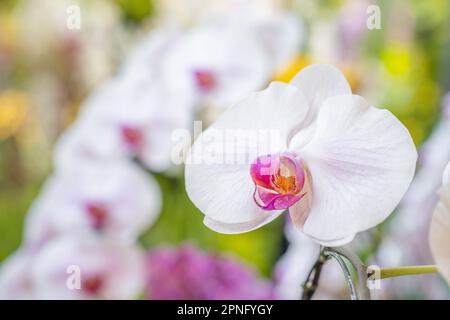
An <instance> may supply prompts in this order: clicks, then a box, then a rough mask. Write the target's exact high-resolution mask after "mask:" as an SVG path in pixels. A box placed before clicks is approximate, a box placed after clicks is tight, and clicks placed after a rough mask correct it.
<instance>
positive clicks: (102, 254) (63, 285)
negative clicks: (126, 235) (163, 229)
mask: <svg viewBox="0 0 450 320" xmlns="http://www.w3.org/2000/svg"><path fill="white" fill-rule="evenodd" d="M71 267H72V268H73V267H78V268H79V271H80V273H79V275H80V279H81V284H82V282H83V279H84V278H83V277H87V276H88V275H92V274H93V275H99V276H101V277H102V280H103V283H102V288H101V289H100V290H99V292H98V293H96V294H95V295H90V294H87V293H86V292H85V291H84V290H83V289H82V288H81V290H77V289H73V288H72V289H71V288H69V287H68V285H67V283H68V282H69V281H68V280H70V279H69V276H70V275H72V276H75V275H76V274H77V273H76V271H74V269H69V268H71ZM68 270H69V271H70V270H72V271H70V272H69V271H68ZM31 282H32V284H33V285H34V286H35V288H36V294H37V298H38V299H93V298H94V299H133V298H136V297H137V296H138V295H139V294H140V293H141V291H142V290H143V286H144V282H145V278H144V260H143V256H142V252H141V251H140V250H139V248H137V247H133V246H125V245H122V244H119V243H117V242H114V241H111V240H110V239H107V238H104V237H103V238H102V237H96V236H93V235H84V234H79V235H77V236H73V235H72V236H64V237H62V238H58V239H56V240H55V241H52V242H50V243H49V244H47V245H46V246H45V247H43V248H42V250H41V251H39V253H38V254H37V255H36V257H35V260H34V262H33V268H32V270H31Z"/></svg>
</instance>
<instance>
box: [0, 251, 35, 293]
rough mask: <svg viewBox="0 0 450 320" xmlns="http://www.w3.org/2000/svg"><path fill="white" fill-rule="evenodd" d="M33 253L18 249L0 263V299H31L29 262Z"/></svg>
mask: <svg viewBox="0 0 450 320" xmlns="http://www.w3.org/2000/svg"><path fill="white" fill-rule="evenodd" d="M32 259H33V255H32V253H31V252H30V251H29V250H26V249H19V250H17V251H16V252H15V253H13V254H12V255H11V256H9V257H8V258H7V259H6V260H4V261H2V263H1V265H0V300H12V299H19V300H23V299H33V289H32V287H31V283H30V272H31V268H30V264H31V262H32Z"/></svg>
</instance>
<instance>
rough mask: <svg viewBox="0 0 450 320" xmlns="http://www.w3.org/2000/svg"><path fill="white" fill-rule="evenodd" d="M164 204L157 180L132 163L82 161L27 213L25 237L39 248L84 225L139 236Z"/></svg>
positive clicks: (54, 179)
mask: <svg viewBox="0 0 450 320" xmlns="http://www.w3.org/2000/svg"><path fill="white" fill-rule="evenodd" d="M160 208H161V194H160V190H159V187H158V185H157V183H156V181H155V180H154V179H153V177H152V176H151V175H148V174H147V173H146V172H145V171H143V170H141V169H140V168H138V167H137V166H135V165H133V164H132V163H129V162H126V161H118V162H114V161H112V162H106V163H105V162H95V161H93V162H90V163H79V164H78V166H76V167H74V168H72V170H71V171H57V172H56V173H54V174H53V176H51V177H50V178H49V180H48V181H47V182H46V184H45V185H44V188H43V190H42V192H41V194H40V196H39V197H38V198H37V200H36V201H35V202H34V204H33V206H32V208H31V210H30V212H29V214H28V216H27V219H26V223H25V242H26V243H27V244H29V245H30V246H32V247H34V248H38V247H40V246H41V245H42V244H43V243H45V242H46V241H48V240H49V239H51V238H53V237H55V236H57V235H60V234H70V233H79V232H80V231H84V232H91V233H99V234H103V235H106V236H110V237H113V238H114V239H116V240H120V241H135V240H136V238H137V236H138V235H139V234H140V233H141V232H142V231H144V230H145V229H146V228H148V227H149V226H150V225H151V224H152V223H153V222H154V221H155V220H156V218H157V217H158V215H159V210H160Z"/></svg>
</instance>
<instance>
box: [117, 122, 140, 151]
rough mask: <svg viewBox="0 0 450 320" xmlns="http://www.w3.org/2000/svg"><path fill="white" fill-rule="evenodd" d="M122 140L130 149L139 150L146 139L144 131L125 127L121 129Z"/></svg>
mask: <svg viewBox="0 0 450 320" xmlns="http://www.w3.org/2000/svg"><path fill="white" fill-rule="evenodd" d="M121 134H122V138H123V140H124V141H125V143H126V144H127V146H128V147H129V148H130V149H133V150H137V149H139V147H140V146H141V144H142V141H143V139H144V137H143V134H142V131H141V130H140V129H139V128H136V127H132V126H123V127H122V128H121Z"/></svg>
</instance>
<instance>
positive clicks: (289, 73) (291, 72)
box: [273, 55, 311, 82]
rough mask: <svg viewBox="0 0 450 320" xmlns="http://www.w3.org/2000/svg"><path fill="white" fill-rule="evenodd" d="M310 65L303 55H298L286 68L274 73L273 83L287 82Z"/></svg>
mask: <svg viewBox="0 0 450 320" xmlns="http://www.w3.org/2000/svg"><path fill="white" fill-rule="evenodd" d="M310 63H311V60H310V59H309V58H308V57H307V56H304V55H298V56H297V57H295V58H294V59H293V60H292V61H290V62H289V63H287V64H286V67H284V68H282V69H281V70H279V71H278V72H277V73H275V76H274V78H273V80H274V81H281V82H289V81H291V79H292V78H293V77H294V76H295V75H296V74H297V73H298V72H299V71H300V70H301V69H303V68H304V67H306V66H307V65H308V64H310Z"/></svg>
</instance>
